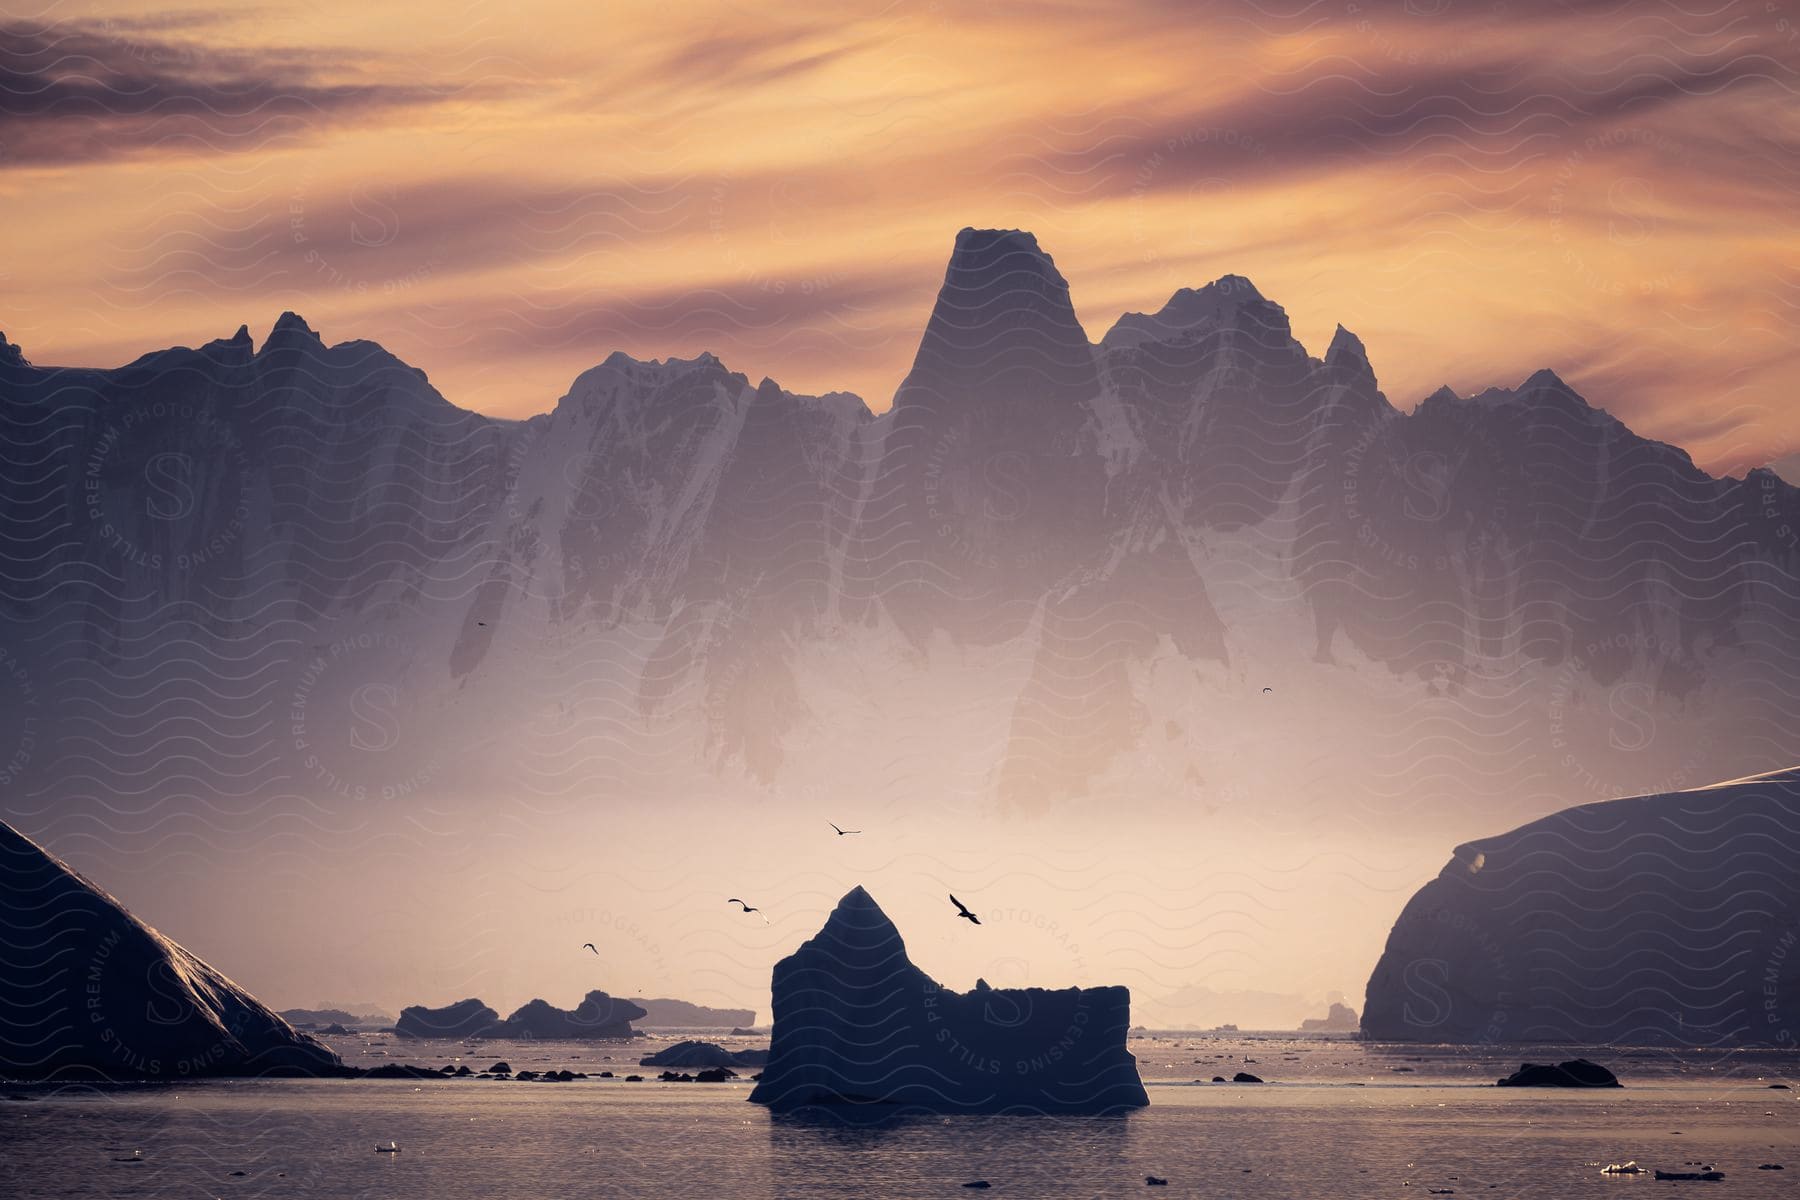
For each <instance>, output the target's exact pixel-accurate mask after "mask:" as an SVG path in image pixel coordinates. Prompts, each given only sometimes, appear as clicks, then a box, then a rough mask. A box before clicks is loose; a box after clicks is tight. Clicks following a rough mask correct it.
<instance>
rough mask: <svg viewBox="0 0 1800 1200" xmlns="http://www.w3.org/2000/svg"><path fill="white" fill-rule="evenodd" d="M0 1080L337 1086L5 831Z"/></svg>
mask: <svg viewBox="0 0 1800 1200" xmlns="http://www.w3.org/2000/svg"><path fill="white" fill-rule="evenodd" d="M0 956H3V961H0V1077H5V1078H11V1079H96V1078H98V1079H192V1078H197V1077H201V1076H216V1075H275V1074H280V1075H295V1074H301V1075H333V1074H339V1073H341V1072H342V1064H341V1063H340V1062H339V1060H338V1056H337V1055H336V1054H334V1053H332V1051H331V1050H330V1049H329V1048H327V1047H326V1046H323V1045H321V1044H320V1043H318V1042H317V1041H314V1040H313V1039H312V1038H310V1037H308V1036H307V1035H305V1034H303V1033H299V1032H296V1031H295V1030H294V1028H293V1027H292V1026H290V1025H289V1024H288V1023H287V1022H286V1021H284V1020H282V1019H281V1018H280V1017H279V1016H277V1015H275V1013H273V1012H271V1011H270V1010H269V1009H267V1008H265V1007H264V1006H263V1005H262V1004H260V1003H258V1002H257V1000H256V998H255V997H254V996H252V995H250V994H249V993H248V992H246V991H245V990H244V989H243V988H241V987H239V986H238V985H237V984H235V983H233V982H232V981H231V980H229V979H227V978H226V977H225V976H224V975H222V974H220V973H219V972H218V971H217V970H215V969H214V968H212V967H211V966H209V965H207V964H206V963H204V962H202V961H201V960H200V959H198V958H196V957H195V956H194V955H192V954H190V953H189V952H188V951H187V950H185V949H183V948H182V947H180V946H178V945H176V944H175V943H174V942H172V941H170V940H169V939H168V938H166V937H164V936H163V935H162V934H160V933H158V932H157V931H156V930H154V929H152V928H150V927H149V926H148V925H145V924H144V923H143V922H142V921H139V920H138V919H137V918H136V917H134V916H132V915H131V914H130V913H129V912H127V911H126V910H125V907H124V906H123V905H122V904H120V903H119V902H118V901H117V900H115V899H113V897H111V896H109V895H108V894H106V893H105V892H103V891H101V890H100V889H99V888H97V887H95V886H94V885H93V884H92V883H90V882H89V881H88V880H87V879H85V878H83V877H82V876H81V875H79V874H77V873H76V872H75V871H74V870H72V869H70V867H69V866H68V865H67V864H65V863H63V862H62V861H61V860H59V859H57V858H56V857H55V856H53V855H51V854H50V853H49V852H48V851H46V850H44V849H43V848H42V847H41V846H39V845H38V844H37V843H35V842H33V841H32V840H31V839H30V838H27V837H25V836H24V835H23V834H21V833H19V832H18V831H17V830H15V829H13V828H12V827H11V826H9V825H6V824H5V823H0Z"/></svg>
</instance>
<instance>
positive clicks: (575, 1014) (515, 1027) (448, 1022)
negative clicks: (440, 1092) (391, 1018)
mask: <svg viewBox="0 0 1800 1200" xmlns="http://www.w3.org/2000/svg"><path fill="white" fill-rule="evenodd" d="M643 1015H644V1010H643V1009H641V1008H639V1007H638V1006H637V1005H635V1004H633V1003H632V1002H631V1001H629V1000H620V999H616V998H615V997H612V996H609V995H607V994H606V993H605V992H602V991H592V992H589V993H588V994H587V995H586V996H584V997H582V1000H581V1003H580V1004H577V1005H576V1006H575V1007H574V1008H572V1009H568V1008H558V1007H556V1006H555V1005H554V1004H551V1003H550V1002H549V1001H548V1000H531V1001H528V1002H527V1003H525V1004H522V1005H520V1006H519V1007H518V1008H517V1009H515V1010H514V1011H513V1014H512V1015H511V1016H509V1017H507V1018H506V1019H505V1020H504V1021H502V1020H501V1019H500V1014H499V1013H497V1012H495V1011H494V1010H493V1009H491V1008H489V1007H488V1006H487V1005H485V1004H483V1003H482V1002H481V1001H479V1000H475V999H469V1000H459V1001H457V1002H456V1003H455V1004H448V1005H445V1006H444V1007H443V1008H427V1007H425V1006H424V1005H414V1006H413V1007H411V1008H408V1009H407V1010H406V1011H404V1012H402V1013H401V1014H400V1020H399V1021H398V1022H397V1023H396V1024H395V1026H394V1032H395V1033H397V1034H399V1035H400V1036H401V1037H415V1038H426V1037H441V1038H470V1037H484V1038H555V1039H561V1040H571V1041H577V1040H579V1041H602V1040H611V1039H615V1038H629V1037H641V1036H642V1035H641V1034H639V1033H638V1032H637V1031H636V1030H634V1029H632V1027H631V1022H632V1021H634V1020H636V1019H637V1018H639V1017H641V1016H643Z"/></svg>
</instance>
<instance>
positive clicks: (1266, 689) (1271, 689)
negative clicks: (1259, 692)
mask: <svg viewBox="0 0 1800 1200" xmlns="http://www.w3.org/2000/svg"><path fill="white" fill-rule="evenodd" d="M1274 690H1275V689H1274V688H1264V689H1263V694H1264V695H1267V694H1268V693H1270V692H1272V691H1274Z"/></svg>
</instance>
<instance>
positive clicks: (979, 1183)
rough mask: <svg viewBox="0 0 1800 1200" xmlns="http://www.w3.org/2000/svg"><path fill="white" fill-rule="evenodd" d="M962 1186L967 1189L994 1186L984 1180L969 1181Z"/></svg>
mask: <svg viewBox="0 0 1800 1200" xmlns="http://www.w3.org/2000/svg"><path fill="white" fill-rule="evenodd" d="M963 1186H964V1187H967V1188H991V1187H993V1186H994V1185H993V1184H991V1183H989V1182H988V1181H987V1180H985V1179H971V1180H969V1182H967V1183H965V1184H963Z"/></svg>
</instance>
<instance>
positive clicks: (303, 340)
mask: <svg viewBox="0 0 1800 1200" xmlns="http://www.w3.org/2000/svg"><path fill="white" fill-rule="evenodd" d="M323 344H324V343H323V341H322V340H321V339H320V338H319V335H318V334H317V333H314V332H313V327H312V326H311V325H308V324H307V323H306V318H305V317H302V316H301V315H300V314H299V313H297V312H293V311H292V310H289V311H287V312H284V313H282V314H281V315H280V316H279V317H276V318H275V326H274V328H272V329H270V330H269V339H268V341H266V342H264V343H263V347H262V348H263V352H264V353H267V352H268V351H270V350H278V349H283V348H286V347H302V348H304V347H307V346H321V345H323Z"/></svg>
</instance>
